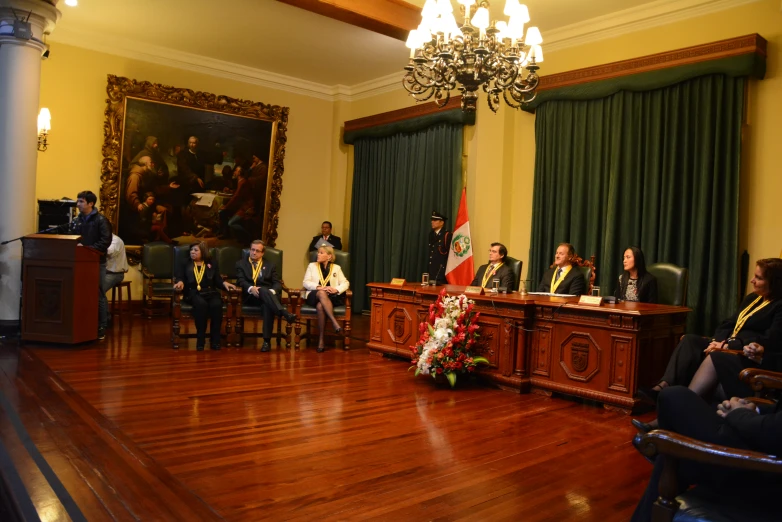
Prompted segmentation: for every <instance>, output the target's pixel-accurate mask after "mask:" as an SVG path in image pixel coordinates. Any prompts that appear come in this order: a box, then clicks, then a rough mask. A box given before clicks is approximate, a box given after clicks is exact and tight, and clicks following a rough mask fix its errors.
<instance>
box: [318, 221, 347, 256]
mask: <svg viewBox="0 0 782 522" xmlns="http://www.w3.org/2000/svg"><path fill="white" fill-rule="evenodd" d="M320 232H321V235H319V236H315V237H313V238H312V241H311V242H310V252H313V251H315V250H317V249H318V248H319V247H320V245H318V243H319V242H320V241H321V240H323V241H326V242H328V243H329V244H331V246H332V247H333V248H335V249H336V250H342V239H340V238H339V236H332V235H331V221H324V222H323V224H321V225H320Z"/></svg>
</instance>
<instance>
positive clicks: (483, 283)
mask: <svg viewBox="0 0 782 522" xmlns="http://www.w3.org/2000/svg"><path fill="white" fill-rule="evenodd" d="M507 255H508V249H507V248H505V245H503V244H502V243H492V244H491V248H489V263H488V264H486V265H481V267H480V268H478V272H476V274H475V279H473V280H472V283H470V286H480V287H481V288H493V286H492V281H493V280H494V279H499V281H500V285H499V286H500V288H505V289H511V288H513V271H512V270H511V268H510V267H509V266H508V265H506V264H505V257H506V256H507Z"/></svg>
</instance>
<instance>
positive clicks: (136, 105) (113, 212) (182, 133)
mask: <svg viewBox="0 0 782 522" xmlns="http://www.w3.org/2000/svg"><path fill="white" fill-rule="evenodd" d="M106 93H107V95H108V98H107V100H106V103H107V105H106V110H105V117H106V119H105V122H104V128H103V134H104V143H103V162H102V165H101V189H100V204H101V206H100V211H101V212H102V213H103V214H104V215H105V216H106V217H107V218H108V219H109V220H110V221H111V223H112V225H113V227H114V232H115V233H117V234H118V235H119V236H120V237H122V238H123V240H125V243H126V251H127V252H128V257H129V259H131V260H134V261H135V260H137V259H138V258H139V256H140V253H141V248H142V245H143V244H144V243H146V242H148V241H157V240H166V241H171V240H174V241H176V240H178V241H179V242H181V241H183V240H184V241H192V240H196V238H197V239H198V240H206V241H207V243H209V246H210V247H211V246H222V245H225V244H230V243H236V244H240V245H242V246H247V244H249V240H250V239H259V237H257V236H258V234H260V236H261V237H260V239H263V240H264V241H265V242H266V244H267V245H268V246H274V245H275V242H276V240H277V225H278V221H279V212H280V195H281V193H282V175H283V172H284V165H283V160H284V158H285V144H286V141H287V124H288V114H289V110H290V109H289V108H288V107H280V106H278V105H267V104H264V103H260V102H253V101H248V100H240V99H236V98H231V97H228V96H221V95H215V94H210V93H206V92H200V91H193V90H190V89H182V88H176V87H171V86H167V85H161V84H155V83H150V82H146V81H138V80H133V79H129V78H123V77H119V76H114V75H108V85H107V88H106ZM194 138H195V139H194ZM204 142H206V143H204ZM136 149H142V150H136ZM189 153H191V154H192V156H191V155H189ZM196 157H198V158H199V160H198V161H199V162H200V163H198V162H196V165H197V167H198V168H194V169H193V170H192V171H191V170H190V169H189V168H188V166H187V165H188V161H187V160H189V159H193V158H196ZM155 163H157V165H155ZM166 164H168V165H166ZM190 164H191V165H192V162H191V163H190ZM177 167H179V168H178V169H177ZM194 172H195V174H194ZM185 173H187V174H188V175H187V176H186V175H185ZM239 178H244V179H242V180H240V179H239ZM250 181H252V183H250ZM242 184H243V185H244V188H242V187H241V185H242ZM237 185H238V187H237ZM250 186H252V187H257V190H256V189H253V190H254V192H253V194H254V196H252V197H249V196H248V199H247V200H246V201H245V202H243V203H242V204H241V205H239V203H240V202H238V201H237V198H239V196H240V195H241V197H242V199H244V196H245V195H247V193H249V190H248V189H247V187H250ZM158 188H159V189H160V190H159V191H158V190H157V189H158ZM153 194H155V195H157V201H156V199H155V197H153ZM146 196H149V198H148V199H147V197H146ZM234 196H236V197H234ZM234 216H235V217H234ZM231 218H233V219H231ZM123 220H124V221H123ZM229 220H230V221H229ZM229 223H230V228H229V227H228V224H229ZM243 223H244V225H245V229H242V224H243ZM167 227H168V228H170V230H172V231H173V234H168V235H167V234H166V230H167ZM242 232H244V233H242ZM180 233H181V237H179V236H180ZM123 234H124V235H125V236H126V237H123Z"/></svg>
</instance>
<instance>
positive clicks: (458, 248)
mask: <svg viewBox="0 0 782 522" xmlns="http://www.w3.org/2000/svg"><path fill="white" fill-rule="evenodd" d="M474 274H475V268H474V266H473V264H472V240H471V239H470V219H469V218H468V217H467V189H466V188H465V189H462V201H461V202H460V203H459V214H458V215H457V216H456V223H455V224H454V231H453V239H452V240H451V251H450V252H449V253H448V264H447V265H446V266H445V278H446V279H447V280H448V282H449V283H450V284H452V285H469V284H470V283H472V279H473V275H474Z"/></svg>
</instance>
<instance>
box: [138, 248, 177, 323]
mask: <svg viewBox="0 0 782 522" xmlns="http://www.w3.org/2000/svg"><path fill="white" fill-rule="evenodd" d="M172 260H173V253H172V251H171V245H169V244H168V243H164V242H162V241H155V242H153V243H147V244H146V245H144V247H143V248H142V249H141V274H142V276H143V278H144V315H146V316H147V317H152V316H153V315H162V314H168V313H169V312H170V311H171V309H170V308H168V307H166V306H155V302H158V303H159V302H160V301H165V302H166V303H170V302H171V295H172V294H173V293H174V287H173V283H172V282H171V278H172V277H173V272H172V269H171V267H172V266H173V265H172Z"/></svg>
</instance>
